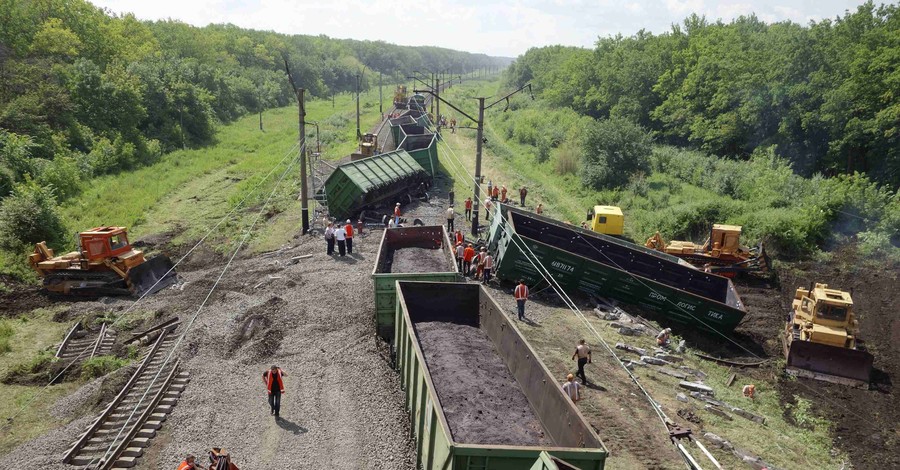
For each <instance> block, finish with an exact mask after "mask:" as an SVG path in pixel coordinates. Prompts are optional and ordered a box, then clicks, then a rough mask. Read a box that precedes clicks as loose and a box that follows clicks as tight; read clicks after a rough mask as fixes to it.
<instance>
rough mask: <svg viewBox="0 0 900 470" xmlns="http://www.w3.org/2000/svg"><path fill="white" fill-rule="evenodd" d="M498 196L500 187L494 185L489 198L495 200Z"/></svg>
mask: <svg viewBox="0 0 900 470" xmlns="http://www.w3.org/2000/svg"><path fill="white" fill-rule="evenodd" d="M499 198H500V187H499V186H494V194H491V199H493V200H495V201H496V200H497V199H499Z"/></svg>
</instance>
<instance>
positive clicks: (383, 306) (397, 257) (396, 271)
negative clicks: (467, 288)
mask: <svg viewBox="0 0 900 470" xmlns="http://www.w3.org/2000/svg"><path fill="white" fill-rule="evenodd" d="M454 260H455V257H454V254H453V245H451V244H450V238H449V237H448V235H447V229H446V228H444V226H443V225H434V226H423V227H399V228H389V229H385V230H384V233H383V234H382V235H381V242H380V243H379V244H378V255H377V257H376V258H375V268H374V269H373V270H372V283H373V284H374V286H375V331H376V332H377V333H378V336H381V338H383V339H384V340H385V341H388V342H390V341H391V340H393V339H394V314H395V311H396V309H397V287H396V281H443V282H455V281H461V280H462V277H461V276H460V273H459V267H458V266H457V265H456V262H455V261H454Z"/></svg>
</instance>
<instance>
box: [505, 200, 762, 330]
mask: <svg viewBox="0 0 900 470" xmlns="http://www.w3.org/2000/svg"><path fill="white" fill-rule="evenodd" d="M499 209H500V212H501V214H502V217H494V219H493V221H492V223H491V228H490V235H489V241H488V246H489V249H490V250H491V252H492V253H495V256H494V270H495V274H496V276H497V277H499V278H501V279H506V280H511V281H515V280H517V279H523V280H525V281H526V283H528V284H529V285H530V286H537V285H541V284H543V285H546V281H545V280H544V277H543V276H542V274H541V272H540V271H538V269H537V268H536V267H535V265H536V264H537V263H535V262H534V257H537V259H538V260H540V263H541V265H542V266H543V268H545V269H546V270H547V273H549V274H550V275H551V276H552V277H553V279H555V280H556V282H558V283H559V285H560V286H561V287H562V288H563V289H564V290H565V291H566V292H567V293H569V294H572V293H574V292H575V291H581V292H584V293H586V294H589V295H596V296H603V297H609V298H613V299H617V300H620V301H622V302H625V303H629V304H633V305H638V306H641V307H645V308H647V309H649V310H653V311H656V312H660V313H661V314H663V315H665V316H666V317H667V318H670V319H672V320H674V321H678V322H680V323H685V324H688V325H690V326H693V327H697V328H700V329H704V330H715V331H719V332H725V333H728V332H731V331H733V330H734V328H735V327H736V326H737V325H738V323H740V322H741V320H742V319H743V318H744V315H746V313H747V312H746V308H745V306H744V304H743V302H741V299H740V297H739V296H738V293H737V291H736V290H735V288H734V285H733V284H732V283H731V280H729V279H728V278H725V277H722V276H717V275H715V274H711V273H706V272H703V271H702V270H699V269H697V268H695V267H693V266H691V265H689V264H688V263H686V262H684V261H682V260H680V259H678V258H677V257H675V256H671V255H667V254H665V253H660V252H658V251H655V250H650V249H647V248H645V247H642V246H638V245H635V244H633V243H629V242H626V241H624V240H620V239H617V238H614V237H610V236H606V235H603V234H600V233H596V232H593V231H590V230H583V229H580V228H577V227H574V226H572V225H569V224H564V223H562V222H559V221H556V220H553V219H549V218H547V217H543V216H539V215H537V214H533V213H531V212H527V211H524V210H521V209H518V208H514V207H511V206H508V205H505V204H500V205H499ZM532 253H533V255H532Z"/></svg>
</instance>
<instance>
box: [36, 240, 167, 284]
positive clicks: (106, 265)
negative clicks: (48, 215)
mask: <svg viewBox="0 0 900 470" xmlns="http://www.w3.org/2000/svg"><path fill="white" fill-rule="evenodd" d="M78 241H79V243H78V251H73V252H71V253H67V254H65V255H61V256H56V255H55V254H54V253H53V250H52V249H51V248H49V247H48V246H47V243H46V242H40V243H38V244H36V245H35V246H34V253H32V254H31V255H29V256H28V262H29V263H30V264H31V267H32V268H33V269H34V270H35V271H37V273H38V275H39V276H40V277H42V278H44V288H45V289H46V290H47V291H48V292H52V293H54V294H61V295H71V296H89V297H97V296H101V295H134V296H143V295H146V294H150V293H153V292H156V291H158V290H160V289H163V288H165V287H168V286H170V285H172V284H174V283H175V282H176V281H177V278H176V275H175V271H174V265H173V264H172V260H170V259H169V257H167V256H165V255H159V256H156V257H154V258H151V259H145V258H144V253H143V252H142V251H140V250H135V249H134V248H132V246H131V244H130V243H128V230H127V229H126V228H125V227H105V226H104V227H95V228H92V229H90V230H88V231H86V232H81V233H79V234H78Z"/></svg>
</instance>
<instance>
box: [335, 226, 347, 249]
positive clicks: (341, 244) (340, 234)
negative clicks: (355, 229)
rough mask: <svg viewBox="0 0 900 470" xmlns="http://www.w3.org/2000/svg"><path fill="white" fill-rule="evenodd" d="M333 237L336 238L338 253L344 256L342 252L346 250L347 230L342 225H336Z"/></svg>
mask: <svg viewBox="0 0 900 470" xmlns="http://www.w3.org/2000/svg"><path fill="white" fill-rule="evenodd" d="M334 238H335V240H337V246H338V254H340V255H341V256H344V253H345V252H346V251H347V241H346V240H347V232H346V231H345V230H344V229H343V227H338V228H336V229H334Z"/></svg>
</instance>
